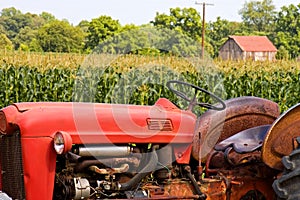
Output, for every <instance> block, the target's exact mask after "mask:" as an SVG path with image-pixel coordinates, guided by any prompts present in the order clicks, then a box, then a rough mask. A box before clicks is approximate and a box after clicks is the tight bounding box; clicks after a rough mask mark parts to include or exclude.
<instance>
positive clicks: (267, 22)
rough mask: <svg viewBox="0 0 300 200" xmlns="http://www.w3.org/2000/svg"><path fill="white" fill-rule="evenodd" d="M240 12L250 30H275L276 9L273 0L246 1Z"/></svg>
mask: <svg viewBox="0 0 300 200" xmlns="http://www.w3.org/2000/svg"><path fill="white" fill-rule="evenodd" d="M239 14H240V15H241V16H242V20H243V22H244V23H245V25H246V27H248V29H249V30H250V32H252V31H264V32H271V31H272V30H273V26H274V23H273V22H274V17H275V15H276V11H275V6H274V4H273V1H272V0H262V1H250V2H246V3H245V4H244V6H243V8H242V9H241V10H240V11H239Z"/></svg>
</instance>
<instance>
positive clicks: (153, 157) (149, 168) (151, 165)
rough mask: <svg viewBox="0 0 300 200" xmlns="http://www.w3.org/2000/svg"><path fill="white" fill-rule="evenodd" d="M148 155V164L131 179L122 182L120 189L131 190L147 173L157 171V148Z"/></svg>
mask: <svg viewBox="0 0 300 200" xmlns="http://www.w3.org/2000/svg"><path fill="white" fill-rule="evenodd" d="M147 157H149V162H148V164H147V165H145V167H144V168H143V169H142V170H141V171H140V172H139V173H138V174H136V175H135V176H134V177H133V178H132V179H130V180H129V181H127V182H126V183H120V187H119V190H121V191H126V190H131V189H132V188H134V187H135V186H137V185H138V184H139V182H140V181H141V180H142V179H143V178H144V177H146V176H147V175H149V174H150V173H152V172H153V171H155V168H156V166H157V163H158V157H157V154H156V152H155V150H153V151H152V152H150V153H148V155H147Z"/></svg>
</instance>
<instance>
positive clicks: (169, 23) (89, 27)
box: [0, 0, 300, 59]
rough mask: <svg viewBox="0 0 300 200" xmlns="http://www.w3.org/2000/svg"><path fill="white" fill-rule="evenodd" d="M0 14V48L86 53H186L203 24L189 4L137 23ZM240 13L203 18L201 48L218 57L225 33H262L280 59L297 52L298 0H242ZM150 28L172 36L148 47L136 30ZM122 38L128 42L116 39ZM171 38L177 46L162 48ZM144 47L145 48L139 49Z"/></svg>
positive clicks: (11, 11) (299, 48)
mask: <svg viewBox="0 0 300 200" xmlns="http://www.w3.org/2000/svg"><path fill="white" fill-rule="evenodd" d="M0 14H1V15H0V48H2V49H10V50H23V51H33V52H66V53H90V52H92V51H93V50H94V49H95V48H99V46H101V47H102V50H103V49H106V51H111V52H123V53H124V52H127V53H128V51H129V52H131V50H135V51H134V52H131V53H141V54H144V53H149V52H151V53H153V52H154V53H161V52H162V51H161V49H156V47H158V46H163V47H164V48H165V49H168V50H170V51H176V49H177V50H178V51H184V52H188V50H187V49H179V48H183V46H184V45H185V44H186V43H187V42H188V43H189V44H191V43H193V41H196V42H199V43H200V41H201V37H202V36H201V33H202V28H203V27H202V17H201V15H200V13H199V12H197V10H196V9H194V8H178V7H177V8H170V10H169V13H158V12H157V13H156V16H155V18H154V19H153V20H151V21H150V22H149V23H147V24H143V25H140V26H137V25H134V24H125V25H121V24H120V22H119V20H117V19H113V18H112V17H110V16H107V15H101V16H99V17H98V18H94V19H91V20H90V21H87V20H82V21H81V22H80V23H79V24H78V25H73V24H70V23H69V22H68V21H67V20H58V19H56V18H55V16H53V15H52V14H51V13H47V12H42V13H41V14H32V13H22V12H21V11H20V10H17V9H16V8H14V7H10V8H4V9H2V11H1V13H0ZM239 15H240V16H241V18H242V21H241V22H234V21H228V20H226V19H221V17H218V18H217V19H216V21H210V22H206V24H205V33H206V37H205V49H206V52H208V53H209V55H210V56H211V57H217V56H218V50H219V48H220V46H221V45H222V44H223V43H224V42H225V41H226V40H227V38H228V36H229V35H266V36H268V38H269V39H270V40H271V41H272V42H273V43H274V45H275V46H276V47H277V49H278V53H277V57H278V58H279V59H281V58H291V59H293V58H297V57H298V56H299V55H300V37H299V35H300V29H299V27H300V3H299V4H298V5H294V4H291V5H288V6H283V7H281V8H280V9H279V11H276V8H275V6H274V4H273V2H272V0H262V1H249V2H248V1H247V2H246V3H245V4H244V5H243V7H242V8H241V9H240V10H239ZM153 27H154V28H158V29H160V30H172V33H174V32H176V35H174V34H173V35H172V34H171V32H170V33H169V32H166V31H160V32H159V34H158V35H157V36H155V37H156V38H155V39H156V40H157V41H160V42H161V43H162V44H163V45H161V44H160V45H154V48H153V45H152V46H151V44H148V45H145V44H147V40H146V38H147V37H148V38H149V35H150V34H151V31H150V32H148V33H145V32H142V33H141V32H139V31H138V30H140V29H144V30H150V29H151V28H153ZM141 38H142V39H141ZM143 38H144V39H143ZM109 40H111V41H110V42H107V41H109ZM122 40H123V41H125V40H126V41H127V43H126V44H125V43H120V41H122ZM174 40H175V41H176V44H178V46H176V45H173V46H172V47H167V45H168V44H170V41H174ZM118 42H119V43H118ZM148 43H149V41H148ZM172 44H174V42H173V43H172ZM145 46H146V47H147V48H146V50H145V49H142V50H139V49H141V48H142V47H145ZM104 47H105V48H104ZM193 48H194V49H197V48H199V47H197V46H193Z"/></svg>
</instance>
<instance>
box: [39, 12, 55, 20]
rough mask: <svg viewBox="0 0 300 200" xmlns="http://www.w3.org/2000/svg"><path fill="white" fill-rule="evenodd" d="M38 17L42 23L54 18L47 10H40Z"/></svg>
mask: <svg viewBox="0 0 300 200" xmlns="http://www.w3.org/2000/svg"><path fill="white" fill-rule="evenodd" d="M39 17H40V18H42V19H43V20H44V23H48V22H51V21H54V20H56V18H55V16H54V15H52V14H51V13H48V12H42V13H41V14H40V15H39Z"/></svg>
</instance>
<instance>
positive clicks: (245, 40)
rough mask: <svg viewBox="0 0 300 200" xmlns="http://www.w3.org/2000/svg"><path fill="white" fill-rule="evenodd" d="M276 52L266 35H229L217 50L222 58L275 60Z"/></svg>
mask: <svg viewBox="0 0 300 200" xmlns="http://www.w3.org/2000/svg"><path fill="white" fill-rule="evenodd" d="M276 53H277V49H276V47H275V46H274V45H273V44H272V42H271V41H270V40H269V39H268V38H267V37H266V36H229V37H228V40H227V41H226V42H225V43H224V44H223V45H222V46H221V48H220V50H219V56H220V57H221V58H222V59H223V60H238V59H242V60H246V59H252V60H255V61H257V60H275V55H276Z"/></svg>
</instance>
